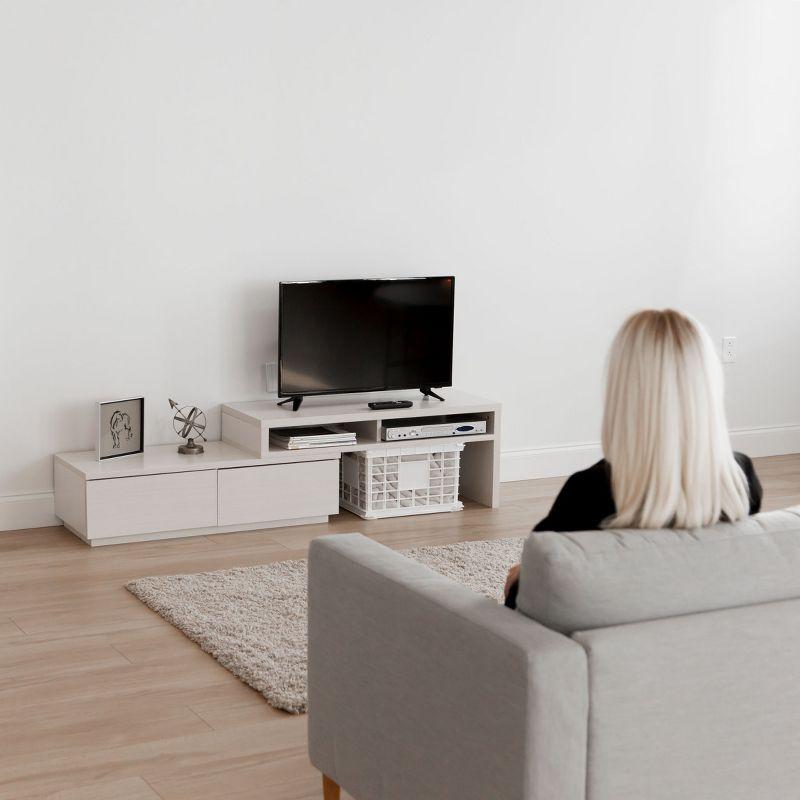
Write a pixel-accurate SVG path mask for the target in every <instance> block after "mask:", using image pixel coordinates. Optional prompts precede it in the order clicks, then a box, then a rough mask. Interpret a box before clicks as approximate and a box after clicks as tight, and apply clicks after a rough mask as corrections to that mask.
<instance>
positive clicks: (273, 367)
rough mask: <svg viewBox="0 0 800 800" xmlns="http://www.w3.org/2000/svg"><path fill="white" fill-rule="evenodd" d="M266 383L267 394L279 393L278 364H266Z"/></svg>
mask: <svg viewBox="0 0 800 800" xmlns="http://www.w3.org/2000/svg"><path fill="white" fill-rule="evenodd" d="M264 379H265V380H264V382H265V384H266V389H267V394H275V393H276V392H277V391H278V362H277V361H268V362H267V363H266V364H264Z"/></svg>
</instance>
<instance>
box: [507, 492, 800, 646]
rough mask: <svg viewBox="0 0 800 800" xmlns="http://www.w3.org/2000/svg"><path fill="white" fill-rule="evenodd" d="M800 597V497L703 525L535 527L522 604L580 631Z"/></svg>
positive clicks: (556, 624) (546, 620)
mask: <svg viewBox="0 0 800 800" xmlns="http://www.w3.org/2000/svg"><path fill="white" fill-rule="evenodd" d="M797 597H800V506H797V507H795V508H791V509H787V510H785V511H772V512H768V513H762V514H757V515H755V516H753V517H749V518H748V519H744V520H741V521H739V522H736V523H733V524H729V523H721V524H719V525H715V526H713V527H710V528H704V529H697V530H688V531H687V530H649V531H642V530H638V531H635V530H604V531H583V532H579V533H534V534H531V535H530V536H529V537H528V539H527V541H526V542H525V549H524V551H523V555H522V567H521V575H520V586H519V594H518V597H517V607H518V609H519V610H520V611H522V612H523V613H524V614H526V615H527V616H529V617H531V618H532V619H535V620H538V621H539V622H541V623H542V624H543V625H546V626H547V627H549V628H552V629H553V630H558V631H562V632H572V631H576V630H588V629H592V628H601V627H606V626H610V625H618V624H622V623H630V622H640V621H643V620H653V619H660V618H665V617H672V616H676V615H680V614H692V613H698V612H703V611H712V610H716V609H723V608H731V607H735V606H744V605H749V604H752V603H766V602H772V601H777V600H786V599H790V598H797Z"/></svg>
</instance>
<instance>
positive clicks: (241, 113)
mask: <svg viewBox="0 0 800 800" xmlns="http://www.w3.org/2000/svg"><path fill="white" fill-rule="evenodd" d="M0 11H1V14H0V16H2V24H1V25H0V98H2V103H1V105H2V108H0V269H2V283H1V284H0V296H1V297H2V318H1V320H0V326H2V327H0V348H2V349H1V350H0V357H1V358H0V369H2V372H0V375H1V376H2V386H3V391H2V393H0V421H2V433H3V435H2V440H1V442H0V495H3V496H5V502H2V500H0V527H20V526H23V525H25V524H31V525H33V524H47V522H49V521H50V519H51V517H50V516H49V514H50V513H51V511H50V506H48V503H49V502H50V499H51V495H50V491H51V488H52V474H51V473H52V462H51V454H52V453H53V452H54V451H59V450H70V449H81V448H88V447H91V446H92V445H93V440H94V431H93V423H94V405H93V404H94V401H95V400H97V399H100V398H106V397H119V396H125V395H130V394H139V393H141V394H144V395H146V397H147V403H148V413H147V431H148V435H147V439H148V440H149V441H150V442H160V441H172V440H173V436H172V431H171V427H170V422H169V420H170V415H169V411H168V408H167V405H166V398H167V396H174V397H177V398H178V399H180V400H183V401H187V402H189V401H191V402H195V403H198V404H201V405H203V404H204V405H206V406H207V407H212V408H213V407H214V406H216V405H217V404H218V403H220V402H222V401H225V400H231V399H245V398H248V397H258V396H259V394H260V392H261V388H262V378H261V373H260V365H261V364H262V363H263V362H264V361H265V360H268V359H270V358H271V357H273V356H274V353H275V339H276V319H275V312H276V303H277V298H276V285H277V282H278V281H279V280H281V279H300V278H323V277H334V276H335V277H356V276H383V275H403V274H412V275H421V274H436V273H439V274H441V273H451V272H452V273H455V274H456V275H457V276H458V296H457V321H456V326H457V330H456V354H455V380H456V383H457V384H458V385H459V386H460V387H462V388H464V389H471V390H474V391H476V392H485V393H487V394H489V395H493V396H496V397H498V398H500V399H501V400H503V402H504V403H505V424H504V448H505V449H507V450H508V451H509V453H508V455H507V458H506V461H505V463H504V470H505V476H506V477H523V476H526V475H534V474H541V473H542V472H543V471H544V472H546V471H553V470H555V471H559V470H565V469H571V468H574V466H577V465H578V464H579V463H581V462H582V461H586V459H588V458H590V457H592V456H593V455H594V452H595V451H594V449H593V447H592V446H591V444H590V445H586V443H593V442H596V441H597V439H598V423H599V413H600V409H599V402H600V381H601V373H602V360H603V357H604V353H605V350H606V347H607V344H608V341H609V339H610V337H611V335H612V333H613V330H614V329H615V327H616V326H617V325H618V324H619V322H620V321H621V319H622V317H623V315H625V314H627V313H628V312H630V311H632V310H635V309H637V308H639V307H642V306H651V305H655V306H664V305H677V306H679V307H682V308H684V309H687V310H688V311H690V312H693V313H695V314H696V315H698V316H699V317H700V318H702V319H703V320H705V321H706V323H707V324H708V325H709V327H710V329H711V331H712V333H713V335H714V336H715V337H720V336H722V335H727V334H733V335H736V336H738V337H739V361H738V363H737V364H736V365H734V366H732V367H729V368H728V370H727V373H728V376H729V395H730V396H729V408H730V422H731V425H732V426H733V427H734V428H758V429H762V428H764V429H767V430H766V431H758V432H757V434H754V435H753V436H751V438H750V439H749V440H748V439H747V437H746V436H745V437H744V439H743V441H745V440H746V441H751V442H752V444H753V446H754V447H755V448H756V449H760V450H761V451H765V450H766V451H770V450H771V451H773V452H775V451H779V450H781V449H783V450H786V449H787V448H789V449H791V448H793V447H795V445H798V446H797V447H796V448H795V449H800V436H798V433H799V432H800V427H798V426H797V424H798V423H800V373H798V369H797V354H796V348H797V342H798V340H799V337H800V315H798V313H797V306H798V303H797V300H798V297H800V225H798V224H797V221H798V219H800V148H798V146H797V142H798V141H800V105H798V103H797V98H798V97H800V50H798V48H797V47H796V42H797V41H798V39H800V4H799V3H796V2H793V1H792V0H741V1H739V2H737V1H735V0H670V1H669V2H667V0H663V2H648V3H643V2H641V1H640V0H608V2H603V3H597V2H594V1H593V0H574V1H573V2H563V0H534V1H533V2H531V0H503V2H490V0H482V1H481V2H478V0H458V1H456V0H452V1H447V2H446V1H445V0H427V2H414V1H413V0H392V1H391V2H390V1H389V0H382V2H375V0H340V1H339V2H336V3H332V2H327V1H326V0H306V1H305V2H303V0H296V1H295V2H280V1H279V0H252V1H249V2H246V1H245V0H239V1H238V2H231V1H228V2H200V1H199V0H198V1H197V2H183V1H180V2H179V1H178V0H172V1H171V2H170V1H168V0H135V2H134V0H117V1H115V2H108V0H96V2H87V1H86V0H73V2H70V3H63V2H60V0H39V1H38V2H37V1H36V0H16V1H14V0H10V1H9V0H0ZM212 417H214V415H212ZM212 422H213V425H212V430H211V434H212V435H213V434H214V433H215V432H217V433H218V417H217V418H216V419H212ZM762 434H763V435H762ZM554 448H555V449H554Z"/></svg>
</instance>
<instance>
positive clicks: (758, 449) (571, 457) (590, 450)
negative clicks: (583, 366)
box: [0, 425, 800, 531]
mask: <svg viewBox="0 0 800 800" xmlns="http://www.w3.org/2000/svg"><path fill="white" fill-rule="evenodd" d="M731 442H732V443H733V447H734V449H735V450H741V451H742V452H743V453H747V455H749V456H752V457H754V458H758V457H763V456H782V455H788V454H790V453H800V425H773V426H770V427H764V428H736V429H735V430H732V431H731ZM602 455H603V453H602V449H601V448H600V443H599V442H579V443H576V444H568V445H559V446H555V447H529V448H525V449H522V450H504V451H503V453H502V455H501V457H500V480H501V481H503V482H504V483H506V482H510V481H525V480H531V479H534V478H555V477H560V476H562V475H569V474H570V473H572V472H576V471H577V470H579V469H585V468H586V467H588V466H590V465H591V464H594V462H595V461H598V460H599V459H600V458H602ZM60 524H61V523H60V522H59V520H58V518H57V517H56V515H55V494H54V493H53V492H52V491H49V492H30V493H25V494H12V495H6V496H4V497H0V531H13V530H24V529H26V528H47V527H50V526H51V525H60Z"/></svg>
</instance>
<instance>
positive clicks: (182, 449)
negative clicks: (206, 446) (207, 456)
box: [178, 439, 203, 456]
mask: <svg viewBox="0 0 800 800" xmlns="http://www.w3.org/2000/svg"><path fill="white" fill-rule="evenodd" d="M178 452H179V453H182V454H183V455H185V456H199V455H200V453H202V452H203V445H201V444H195V441H194V439H189V440H188V441H187V442H186V444H182V445H180V446H179V447H178Z"/></svg>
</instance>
